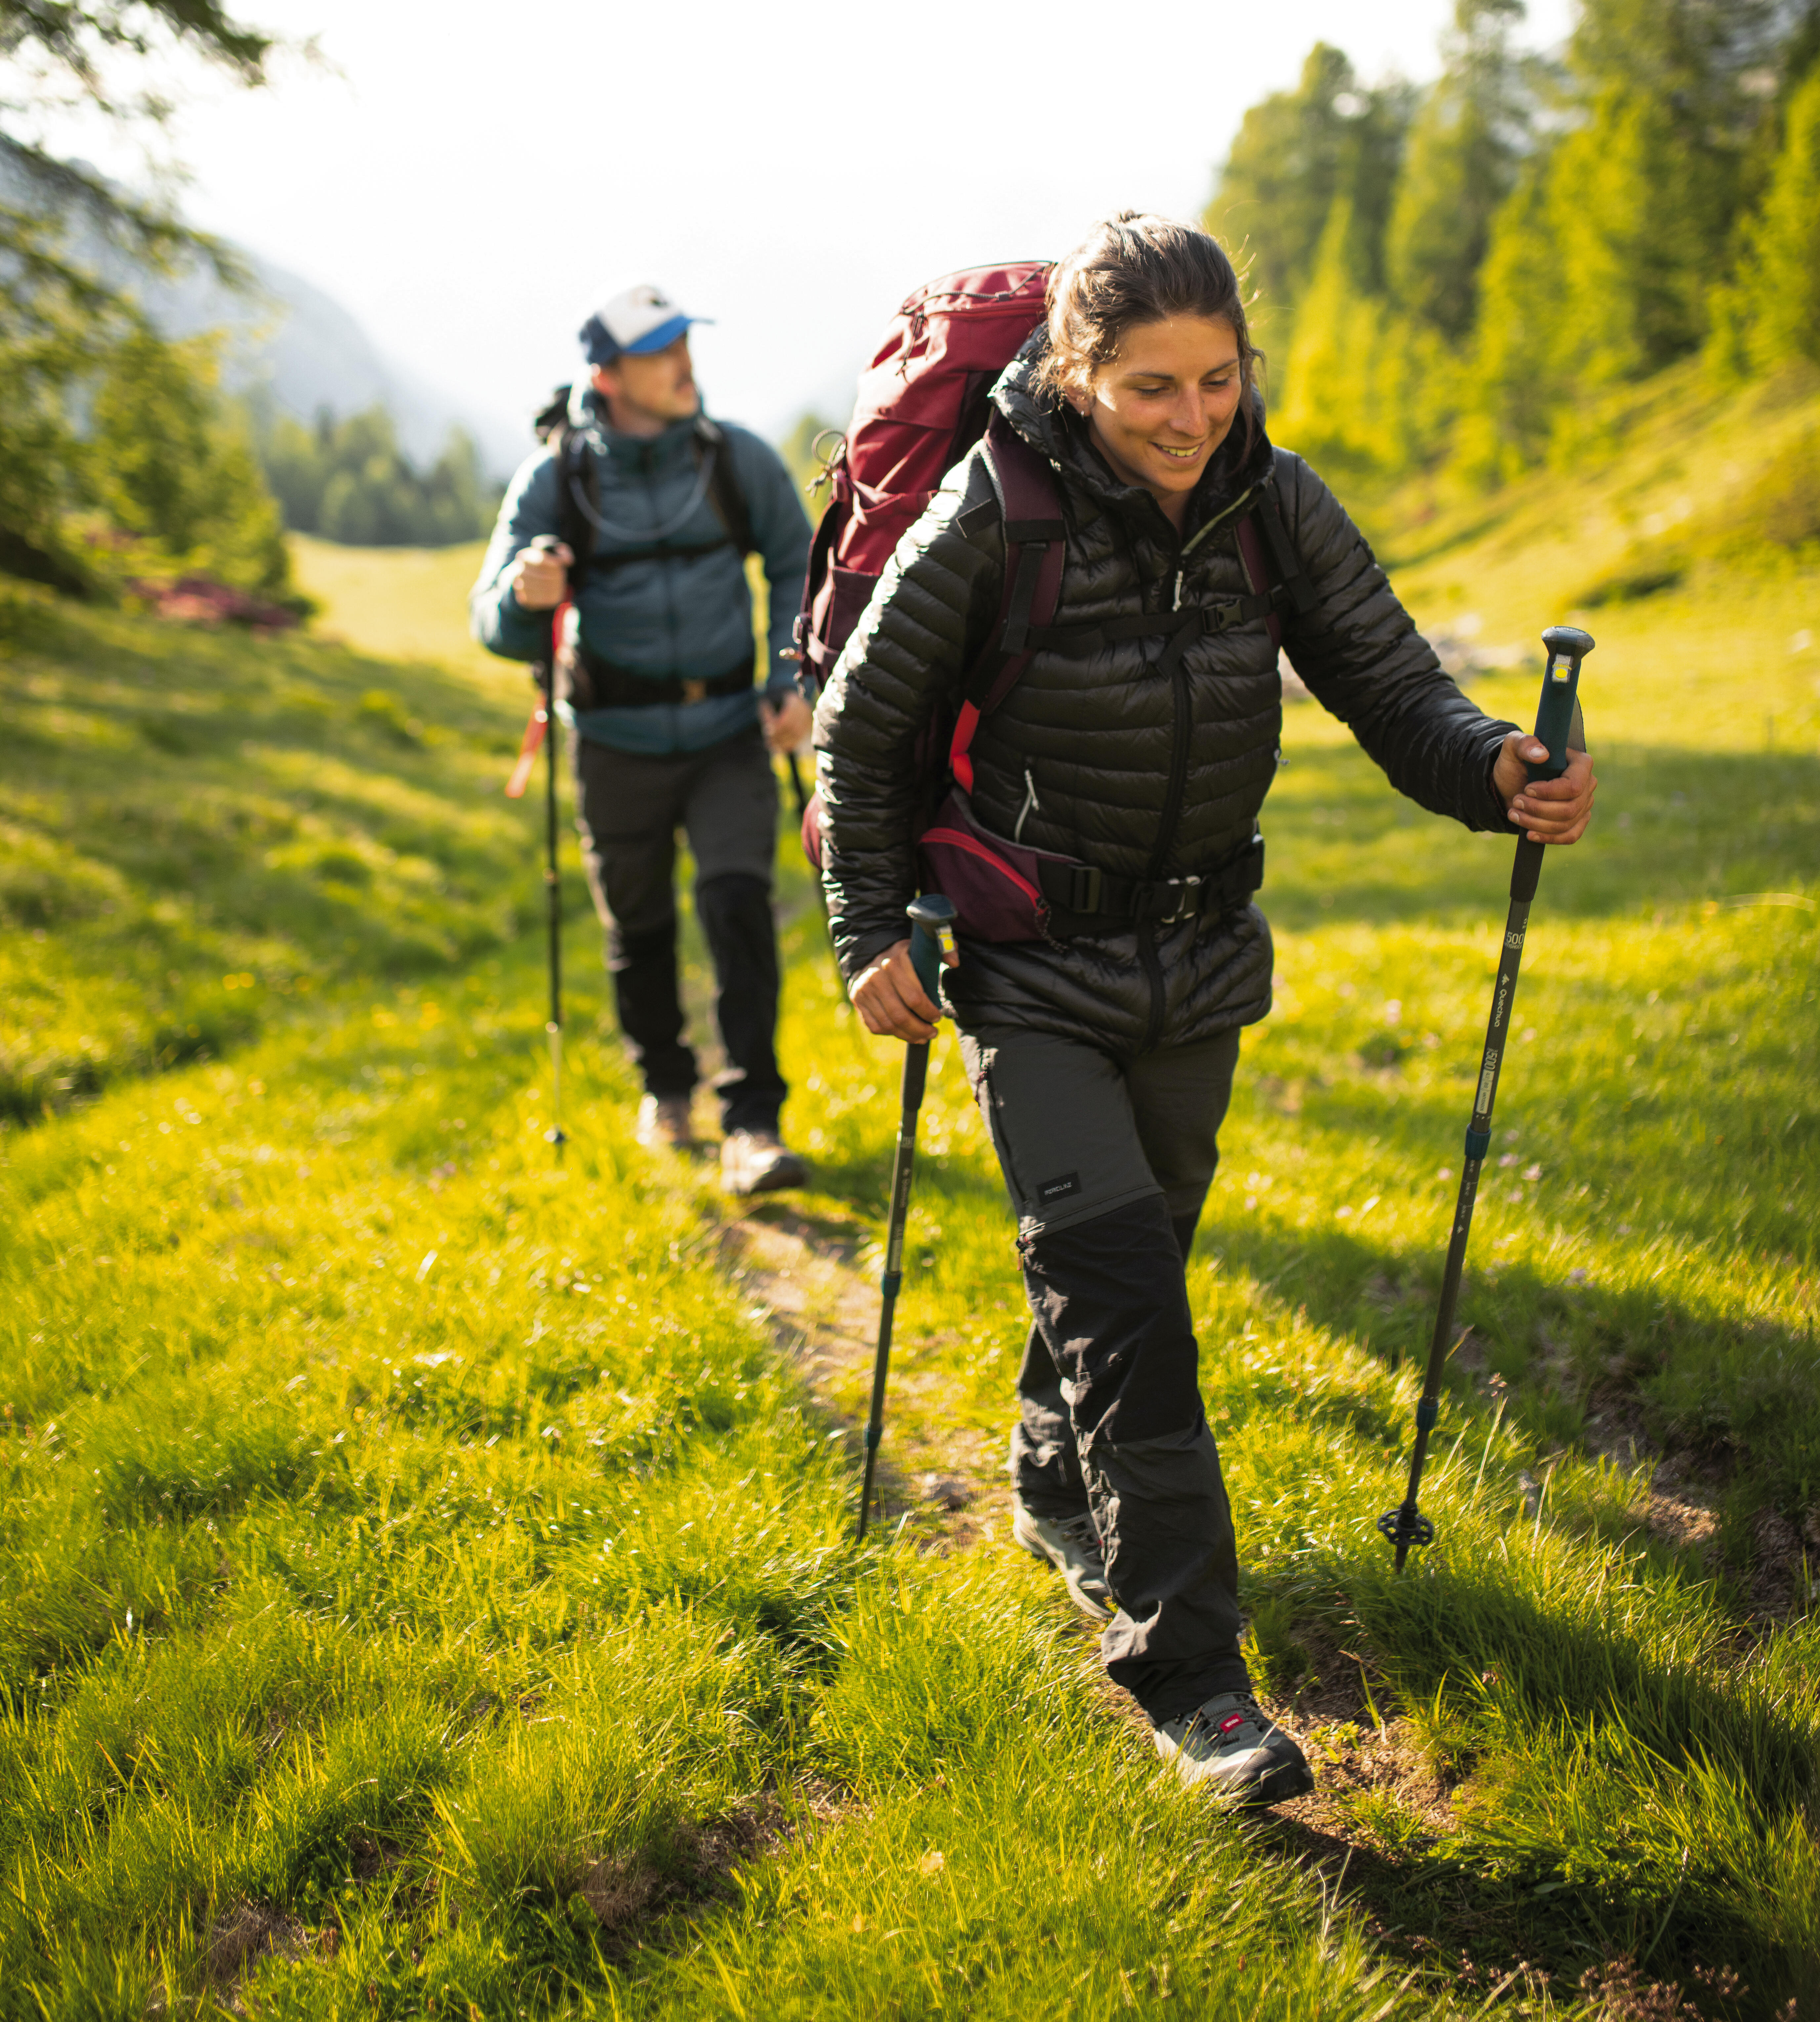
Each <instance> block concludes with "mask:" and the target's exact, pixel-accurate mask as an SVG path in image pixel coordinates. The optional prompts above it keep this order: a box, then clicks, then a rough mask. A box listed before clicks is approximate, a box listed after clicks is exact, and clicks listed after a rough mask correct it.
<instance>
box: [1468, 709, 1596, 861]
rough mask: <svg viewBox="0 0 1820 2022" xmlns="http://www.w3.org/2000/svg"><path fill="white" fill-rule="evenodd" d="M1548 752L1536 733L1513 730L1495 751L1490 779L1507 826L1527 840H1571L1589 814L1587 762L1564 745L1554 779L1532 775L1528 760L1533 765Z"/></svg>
mask: <svg viewBox="0 0 1820 2022" xmlns="http://www.w3.org/2000/svg"><path fill="white" fill-rule="evenodd" d="M1546 757H1548V746H1547V745H1546V744H1544V743H1543V742H1542V740H1541V739H1540V738H1539V737H1533V736H1531V735H1529V733H1528V732H1526V731H1521V730H1513V731H1512V732H1511V734H1510V735H1509V736H1508V737H1507V738H1506V739H1504V749H1503V750H1501V751H1500V753H1499V754H1498V762H1497V765H1496V766H1495V767H1494V768H1493V771H1492V784H1493V786H1494V787H1497V790H1498V792H1499V794H1500V795H1501V796H1502V797H1503V800H1504V805H1505V807H1506V808H1508V810H1509V812H1510V817H1511V823H1512V825H1513V826H1514V827H1518V828H1520V829H1521V830H1522V831H1523V834H1525V835H1526V837H1527V838H1529V841H1531V842H1577V841H1579V840H1580V838H1581V837H1582V836H1583V835H1584V834H1585V833H1586V824H1587V823H1588V822H1589V821H1591V820H1592V797H1593V795H1594V794H1595V793H1596V792H1597V791H1598V790H1599V782H1598V780H1597V779H1595V778H1594V777H1593V772H1592V760H1591V759H1590V758H1589V757H1588V756H1587V755H1586V754H1585V753H1584V751H1572V750H1570V752H1569V753H1568V754H1567V770H1566V772H1563V773H1562V775H1561V776H1560V778H1559V779H1531V778H1530V777H1529V765H1530V764H1538V765H1539V764H1540V762H1541V761H1542V760H1543V759H1544V758H1546Z"/></svg>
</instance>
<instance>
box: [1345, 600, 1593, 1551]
mask: <svg viewBox="0 0 1820 2022" xmlns="http://www.w3.org/2000/svg"><path fill="white" fill-rule="evenodd" d="M1542 644H1544V646H1546V647H1547V648H1548V666H1547V668H1546V669H1545V670H1544V673H1543V676H1542V703H1541V706H1540V709H1538V710H1537V712H1536V735H1537V737H1538V738H1539V739H1540V740H1541V742H1542V743H1544V744H1546V745H1547V746H1548V757H1547V758H1546V759H1545V760H1544V761H1541V762H1540V763H1538V764H1535V765H1531V766H1530V767H1529V777H1530V778H1531V779H1559V778H1560V776H1561V775H1562V773H1563V772H1566V769H1567V750H1568V740H1569V738H1570V734H1571V733H1572V732H1573V730H1574V729H1575V728H1577V726H1578V724H1579V720H1580V710H1579V704H1578V700H1577V696H1578V691H1579V687H1580V663H1581V661H1582V660H1584V659H1585V658H1586V656H1587V655H1588V653H1590V652H1591V651H1592V637H1591V636H1590V635H1589V634H1588V633H1584V632H1581V631H1580V630H1577V629H1576V628H1575V627H1574V626H1571V625H1551V626H1549V628H1548V630H1547V631H1546V632H1544V633H1543V634H1542ZM1543 850H1544V845H1543V844H1541V843H1539V842H1532V841H1530V840H1529V838H1528V837H1527V836H1524V837H1522V838H1520V839H1519V840H1518V844H1517V859H1516V862H1515V864H1514V865H1513V866H1512V867H1511V911H1510V917H1509V918H1508V919H1507V920H1506V921H1505V922H1504V950H1503V952H1502V954H1500V957H1499V958H1498V973H1497V983H1496V984H1495V985H1494V986H1493V991H1492V1000H1491V1020H1490V1023H1489V1024H1488V1025H1487V1027H1486V1035H1485V1053H1484V1057H1482V1060H1480V1062H1479V1069H1478V1095H1477V1097H1475V1100H1474V1102H1473V1106H1472V1121H1471V1123H1469V1124H1468V1125H1467V1130H1466V1163H1465V1165H1464V1167H1463V1168H1462V1170H1461V1172H1460V1199H1459V1202H1458V1203H1457V1205H1456V1206H1455V1208H1454V1210H1453V1240H1452V1241H1451V1242H1450V1243H1449V1244H1448V1246H1447V1268H1446V1270H1445V1272H1444V1273H1443V1274H1442V1279H1441V1304H1440V1306H1439V1308H1438V1310H1437V1311H1436V1313H1435V1316H1434V1340H1433V1341H1432V1342H1431V1344H1430V1346H1429V1349H1428V1373H1427V1375H1426V1376H1425V1377H1424V1378H1423V1381H1422V1396H1421V1400H1420V1402H1419V1403H1417V1405H1416V1445H1415V1450H1414V1451H1413V1453H1412V1454H1410V1456H1409V1492H1408V1493H1407V1494H1406V1495H1405V1496H1404V1498H1403V1499H1402V1502H1401V1503H1399V1504H1398V1506H1397V1507H1396V1508H1395V1509H1389V1510H1387V1511H1386V1512H1385V1513H1384V1514H1383V1516H1382V1517H1380V1518H1379V1519H1378V1528H1379V1529H1380V1531H1382V1532H1383V1535H1384V1536H1385V1537H1386V1538H1388V1539H1389V1540H1390V1542H1391V1544H1393V1545H1394V1546H1395V1547H1396V1549H1397V1571H1398V1572H1401V1571H1402V1570H1403V1562H1404V1560H1405V1559H1407V1558H1408V1557H1409V1547H1410V1546H1412V1545H1431V1544H1433V1543H1434V1522H1433V1520H1431V1518H1429V1517H1424V1516H1423V1514H1422V1513H1421V1511H1420V1509H1419V1508H1418V1507H1417V1506H1416V1491H1417V1490H1418V1489H1419V1488H1420V1487H1421V1485H1422V1467H1423V1462H1425V1461H1426V1460H1427V1458H1428V1435H1429V1433H1431V1432H1432V1431H1433V1430H1434V1421H1435V1419H1436V1418H1437V1417H1438V1415H1439V1414H1440V1410H1441V1372H1442V1369H1443V1368H1444V1367H1445V1366H1446V1362H1447V1357H1448V1356H1449V1353H1450V1352H1452V1349H1453V1347H1454V1345H1455V1343H1454V1341H1453V1309H1454V1307H1455V1305H1456V1304H1457V1303H1458V1301H1459V1298H1460V1272H1461V1271H1462V1269H1463V1268H1464V1266H1465V1263H1466V1243H1467V1237H1468V1236H1469V1235H1471V1233H1472V1209H1473V1203H1474V1202H1475V1200H1476V1199H1478V1175H1479V1168H1480V1167H1481V1166H1482V1165H1483V1164H1484V1162H1485V1157H1486V1153H1487V1152H1489V1150H1490V1149H1491V1111H1492V1104H1493V1102H1494V1101H1496V1100H1497V1092H1498V1069H1499V1068H1500V1067H1501V1066H1502V1064H1503V1063H1504V1041H1505V1037H1506V1035H1507V1034H1508V1031H1509V1030H1510V1023H1511V1005H1512V1004H1513V1003H1514V1002H1515V1000H1516V995H1517V969H1518V965H1519V964H1520V963H1521V962H1522V959H1523V938H1524V936H1525V935H1526V933H1528V932H1529V903H1530V901H1531V900H1533V898H1534V897H1535V896H1536V886H1537V881H1538V880H1539V879H1540V877H1541V875H1542V853H1543Z"/></svg>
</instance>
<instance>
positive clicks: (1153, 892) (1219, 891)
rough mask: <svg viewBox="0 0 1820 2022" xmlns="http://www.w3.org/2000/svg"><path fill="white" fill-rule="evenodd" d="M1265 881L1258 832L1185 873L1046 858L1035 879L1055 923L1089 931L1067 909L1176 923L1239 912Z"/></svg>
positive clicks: (1115, 917)
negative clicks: (1209, 864)
mask: <svg viewBox="0 0 1820 2022" xmlns="http://www.w3.org/2000/svg"><path fill="white" fill-rule="evenodd" d="M1263 881H1264V838H1263V837H1262V836H1261V835H1255V834H1254V835H1253V836H1252V838H1251V840H1250V841H1248V842H1244V843H1241V845H1239V847H1238V848H1237V849H1235V850H1234V851H1233V852H1232V854H1231V855H1230V856H1227V857H1226V858H1224V859H1223V860H1222V861H1221V862H1220V863H1218V864H1216V865H1215V867H1214V868H1213V869H1212V870H1205V871H1200V872H1197V873H1194V874H1191V875H1190V876H1188V877H1186V878H1116V877H1114V876H1113V874H1111V873H1110V872H1109V871H1104V870H1098V869H1096V868H1095V866H1093V865H1092V864H1091V863H1061V862H1058V861H1056V860H1053V859H1045V860H1043V861H1042V862H1041V863H1040V865H1039V867H1038V870H1037V877H1036V883H1037V885H1038V888H1039V889H1040V890H1041V892H1042V894H1043V897H1044V898H1045V899H1047V900H1048V902H1049V906H1050V925H1051V928H1053V929H1056V930H1058V931H1060V932H1064V933H1065V932H1068V931H1069V930H1070V929H1073V931H1075V932H1078V933H1091V932H1092V931H1093V928H1092V927H1091V926H1089V925H1082V926H1080V927H1079V928H1076V927H1074V925H1073V920H1072V919H1062V918H1058V917H1057V916H1058V914H1072V915H1073V916H1075V917H1076V918H1080V919H1081V920H1082V921H1083V922H1085V921H1086V920H1087V918H1090V917H1092V918H1097V919H1098V920H1100V921H1106V920H1113V921H1116V922H1120V923H1122V922H1125V921H1133V922H1137V921H1146V920H1147V921H1149V922H1153V923H1154V924H1155V925H1157V926H1165V927H1166V926H1173V925H1175V924H1176V923H1177V922H1179V921H1182V920H1192V919H1195V918H1199V917H1200V916H1201V915H1202V914H1208V913H1212V914H1215V915H1218V914H1225V913H1232V912H1236V911H1237V910H1238V908H1239V907H1241V906H1243V905H1245V904H1247V903H1248V902H1249V901H1250V899H1251V896H1252V893H1253V892H1255V891H1257V890H1258V889H1259V888H1260V887H1261V886H1262V885H1263Z"/></svg>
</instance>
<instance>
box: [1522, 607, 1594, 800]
mask: <svg viewBox="0 0 1820 2022" xmlns="http://www.w3.org/2000/svg"><path fill="white" fill-rule="evenodd" d="M1542 644H1544V646H1545V647H1547V648H1548V666H1546V667H1545V668H1544V670H1543V673H1542V699H1541V701H1540V703H1539V704H1538V705H1537V710H1536V735H1537V737H1538V738H1539V739H1540V740H1541V741H1542V743H1544V744H1546V745H1547V746H1548V757H1547V758H1546V759H1543V760H1540V761H1537V762H1534V763H1529V761H1525V763H1526V765H1528V770H1529V777H1530V778H1531V779H1559V778H1560V776H1561V775H1562V773H1563V772H1566V770H1567V740H1568V736H1569V734H1570V732H1571V731H1572V730H1573V722H1574V710H1575V705H1576V703H1577V699H1578V696H1579V692H1580V663H1581V661H1582V660H1584V659H1585V658H1586V656H1587V655H1588V653H1590V652H1591V651H1592V646H1593V640H1592V633H1590V632H1582V631H1581V630H1580V628H1579V627H1578V626H1575V625H1551V626H1549V627H1548V630H1547V631H1546V632H1544V633H1543V634H1542Z"/></svg>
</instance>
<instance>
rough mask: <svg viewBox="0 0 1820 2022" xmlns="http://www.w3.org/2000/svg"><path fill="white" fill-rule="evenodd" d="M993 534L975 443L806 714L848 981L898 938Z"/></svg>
mask: <svg viewBox="0 0 1820 2022" xmlns="http://www.w3.org/2000/svg"><path fill="white" fill-rule="evenodd" d="M1003 570H1004V536H1003V526H1002V524H1001V522H1000V517H999V509H998V505H997V503H996V499H995V498H994V496H993V494H992V484H991V480H990V478H989V476H988V475H987V473H986V472H985V469H984V468H983V467H982V465H981V462H980V453H979V452H978V451H977V450H976V451H974V452H973V453H972V454H970V456H969V457H968V458H967V460H966V461H965V462H963V463H962V464H961V465H959V466H958V467H957V468H956V469H955V470H954V471H953V472H952V473H950V475H949V476H948V481H947V487H946V488H945V489H944V490H942V491H939V492H937V494H936V495H935V498H934V502H932V503H931V504H930V507H929V509H928V510H927V511H926V513H924V514H923V516H922V518H921V519H920V520H918V521H917V523H916V524H915V526H914V527H912V528H911V529H910V531H909V532H908V534H906V535H905V536H904V538H903V539H902V541H901V542H899V543H898V546H897V553H895V554H894V556H893V557H892V558H891V560H890V563H889V564H887V566H886V570H885V572H884V574H883V575H882V576H881V577H880V578H879V586H878V588H877V589H876V590H875V591H874V593H873V594H872V602H871V603H870V604H868V605H867V607H866V609H865V611H864V615H862V616H861V619H860V622H859V623H858V624H857V625H856V626H854V628H853V636H852V637H850V639H849V640H848V641H847V644H846V650H845V651H843V652H842V655H841V656H840V658H839V660H838V661H837V662H835V670H834V673H833V674H832V675H831V677H830V678H829V681H828V686H827V688H825V689H824V691H823V693H822V696H821V700H820V703H819V704H818V705H817V709H816V712H815V749H816V779H817V786H818V787H819V788H820V794H821V801H822V883H823V885H824V888H825V889H826V891H827V893H828V925H829V927H830V928H831V930H832V932H833V935H834V944H835V953H836V954H837V955H838V957H839V961H840V965H841V970H842V973H843V974H844V975H845V976H846V978H847V980H849V981H851V980H853V977H855V976H857V975H858V974H859V973H860V971H861V969H864V967H865V965H866V964H867V963H868V962H871V961H872V959H873V958H875V956H877V955H879V954H883V952H884V951H885V950H886V948H888V947H890V946H891V945H892V943H894V942H896V941H901V940H904V939H905V936H907V935H908V933H909V926H908V922H906V921H905V918H904V908H905V907H906V906H907V905H908V903H910V901H911V900H912V899H914V898H915V896H916V892H917V884H916V856H915V848H914V846H913V845H912V840H911V825H912V821H913V820H914V819H915V816H916V815H917V813H918V812H919V808H920V803H921V801H922V798H923V796H924V795H925V794H926V791H927V787H928V773H929V769H930V768H928V767H927V766H926V765H919V746H920V747H921V748H922V750H923V751H924V752H926V750H927V748H928V740H929V739H930V737H931V736H932V735H937V734H939V733H940V732H941V731H942V730H943V729H944V728H945V726H946V724H948V722H950V721H952V716H953V713H954V710H955V709H956V706H958V702H959V688H960V682H961V677H962V676H963V673H965V671H966V670H967V667H968V666H970V665H971V663H972V662H973V660H974V659H975V658H976V657H977V655H978V654H979V653H980V652H981V651H982V650H983V648H984V647H985V644H986V641H987V639H988V637H989V635H990V633H991V630H992V626H993V624H994V623H995V622H996V619H997V616H998V609H999V600H1000V591H1001V588H1002V584H1003Z"/></svg>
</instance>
